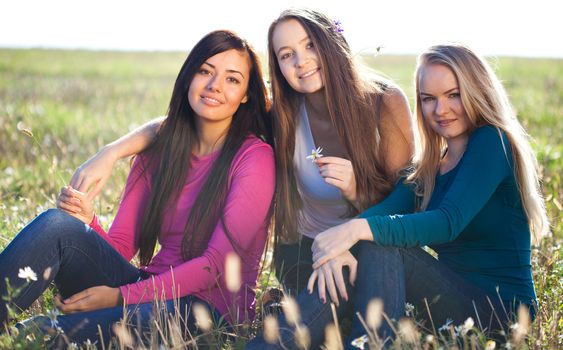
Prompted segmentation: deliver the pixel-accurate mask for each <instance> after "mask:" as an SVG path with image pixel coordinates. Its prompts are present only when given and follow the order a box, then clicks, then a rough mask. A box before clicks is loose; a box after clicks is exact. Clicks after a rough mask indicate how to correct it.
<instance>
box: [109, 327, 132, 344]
mask: <svg viewBox="0 0 563 350" xmlns="http://www.w3.org/2000/svg"><path fill="white" fill-rule="evenodd" d="M112 329H113V332H114V333H115V335H116V337H117V339H118V340H119V343H120V345H121V348H122V349H125V348H128V347H129V348H132V347H133V337H132V336H131V333H130V332H129V329H128V328H127V325H126V324H125V322H117V323H115V324H114V325H113V326H112Z"/></svg>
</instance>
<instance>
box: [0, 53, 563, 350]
mask: <svg viewBox="0 0 563 350" xmlns="http://www.w3.org/2000/svg"><path fill="white" fill-rule="evenodd" d="M185 55H186V54H185V53H160V52H144V53H137V52H119V53H116V52H89V51H57V50H8V49H2V50H0V249H2V248H3V247H5V246H6V245H7V244H8V242H9V241H10V239H12V238H13V236H14V235H15V234H16V233H17V232H18V231H19V230H20V229H21V228H22V227H23V226H24V225H25V224H26V223H27V222H29V221H30V220H31V219H32V218H33V217H35V216H36V215H37V214H38V213H39V212H41V211H43V210H44V209H46V208H49V207H53V206H54V203H55V202H54V200H55V198H56V195H57V193H58V191H59V189H60V187H61V186H63V185H64V184H65V182H66V181H68V180H69V179H70V176H71V175H72V173H73V171H74V169H75V168H76V167H77V166H78V165H80V164H81V163H82V162H83V161H85V160H86V159H87V158H88V157H89V156H90V155H92V154H94V153H95V152H96V151H97V150H98V149H99V148H100V147H101V146H102V145H104V144H105V143H107V142H109V141H111V140H113V139H115V138H116V137H118V136H120V135H122V134H124V133H125V132H127V131H129V130H131V129H133V128H135V127H136V126H138V125H140V124H142V123H144V122H146V121H148V120H150V119H151V118H153V117H155V116H159V115H163V114H165V113H166V107H167V104H168V100H169V97H170V94H171V91H172V87H173V83H174V80H175V78H176V74H177V72H178V71H179V69H180V66H181V64H182V63H183V61H184V59H185ZM364 58H365V62H366V63H367V64H368V65H369V66H370V67H371V68H374V69H375V70H377V71H379V72H382V73H384V74H385V75H386V76H388V77H390V78H392V79H394V80H395V81H396V82H398V84H399V85H400V86H401V87H402V88H403V89H404V91H405V92H406V93H407V95H408V96H409V99H410V100H411V101H412V97H413V88H412V83H411V80H412V78H411V77H412V73H413V70H414V65H415V57H413V56H391V55H385V54H383V55H380V56H378V57H364ZM490 61H491V63H492V64H493V66H494V67H495V69H496V71H497V73H498V74H499V76H500V77H501V79H502V80H503V82H504V84H505V87H506V89H507V91H508V93H509V95H510V97H511V101H512V103H513V105H514V107H515V109H516V111H517V114H518V117H519V118H520V120H521V121H522V122H523V123H524V125H525V126H526V128H527V130H528V131H529V133H530V135H531V136H532V138H533V147H534V149H535V150H536V152H537V155H538V159H539V162H540V164H541V170H542V175H543V192H544V194H545V198H546V205H547V208H548V212H549V215H550V217H551V221H552V225H553V237H552V238H549V239H546V240H544V242H543V243H542V245H541V246H540V247H537V248H535V249H534V250H533V267H534V278H535V283H536V290H537V293H538V299H539V304H540V305H539V306H540V308H539V313H538V318H537V320H536V322H535V323H534V324H533V327H532V331H531V335H530V337H529V339H528V341H527V343H526V346H527V347H530V348H561V347H563V317H561V316H562V314H563V301H562V300H563V257H562V256H561V253H563V249H562V248H561V242H562V241H563V226H562V220H561V206H562V203H563V184H562V179H561V175H562V174H561V171H562V165H563V158H562V157H561V155H562V152H563V142H562V141H563V60H554V59H524V58H491V59H490ZM18 127H19V128H20V129H21V128H22V127H25V128H28V129H30V130H31V131H32V132H33V134H34V136H35V139H32V138H30V137H28V136H26V135H25V134H23V133H22V132H20V131H19V130H18ZM127 170H128V162H126V161H122V162H120V163H119V165H118V167H117V168H116V169H115V171H114V175H113V177H112V178H111V180H110V181H109V182H108V184H107V185H106V187H105V188H104V190H103V192H102V194H101V196H100V197H99V199H98V201H97V204H96V206H97V213H98V214H99V215H100V217H101V219H102V220H101V221H102V223H103V224H105V225H106V227H107V225H108V223H109V222H111V219H112V217H113V214H114V213H115V210H116V209H117V205H118V204H119V197H120V195H121V190H122V187H123V184H124V180H125V177H126V174H127ZM499 224H500V223H499ZM0 268H2V267H0ZM49 304H50V300H49V298H46V300H41V301H40V302H39V303H38V305H37V307H35V308H34V309H32V310H31V313H37V312H41V311H44V309H43V308H44V307H45V305H49ZM20 342H21V343H20ZM18 344H19V345H18ZM22 344H25V340H14V339H10V338H8V337H7V336H0V347H6V348H12V347H15V346H16V345H18V346H23V347H25V346H24V345H22ZM427 345H428V344H427ZM481 345H482V344H481ZM444 346H447V345H444ZM421 347H422V345H421ZM497 348H498V347H497Z"/></svg>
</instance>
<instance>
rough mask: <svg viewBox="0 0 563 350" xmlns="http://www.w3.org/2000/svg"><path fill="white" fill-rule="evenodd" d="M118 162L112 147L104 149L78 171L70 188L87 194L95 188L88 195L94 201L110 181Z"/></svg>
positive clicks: (71, 181)
mask: <svg viewBox="0 0 563 350" xmlns="http://www.w3.org/2000/svg"><path fill="white" fill-rule="evenodd" d="M117 160H118V157H116V156H115V154H114V153H113V152H112V150H111V147H108V146H106V147H104V148H102V149H101V150H100V151H99V152H98V153H96V154H95V155H94V156H93V157H92V158H90V159H88V160H87V161H86V162H84V163H83V164H82V165H80V166H79V167H78V169H76V171H75V172H74V175H72V179H71V180H70V186H71V187H73V188H75V189H77V190H78V191H80V192H85V193H86V192H88V189H89V188H90V187H91V186H94V188H93V189H92V190H91V191H90V192H89V193H88V198H89V199H94V198H95V197H96V196H97V195H98V194H99V193H100V191H101V190H102V187H104V185H105V184H106V182H107V180H108V179H109V177H110V175H111V171H112V170H113V167H114V165H115V162H117Z"/></svg>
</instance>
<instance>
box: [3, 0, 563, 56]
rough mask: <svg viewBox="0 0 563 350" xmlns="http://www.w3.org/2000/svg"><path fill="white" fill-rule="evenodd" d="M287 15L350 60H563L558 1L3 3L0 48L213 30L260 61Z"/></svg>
mask: <svg viewBox="0 0 563 350" xmlns="http://www.w3.org/2000/svg"><path fill="white" fill-rule="evenodd" d="M291 6H306V7H310V8H313V9H316V10H319V11H322V12H324V13H326V14H327V15H329V16H330V17H331V18H333V19H339V20H340V21H341V22H342V27H343V28H344V35H345V36H346V38H347V40H348V42H349V43H350V45H351V47H352V50H353V51H354V53H357V52H358V51H362V50H366V49H368V50H369V48H372V49H373V48H375V47H378V46H383V47H384V49H383V52H384V53H417V52H420V51H422V50H423V49H425V48H426V47H428V46H430V45H432V44H435V43H438V42H442V41H447V40H453V41H460V42H464V43H466V44H469V45H470V46H472V47H473V48H475V49H476V50H477V51H479V52H481V53H483V54H486V55H516V56H547V57H559V58H563V39H562V37H563V18H562V14H563V2H561V1H560V0H552V1H550V0H512V1H510V0H464V1H459V0H427V1H425V0H387V1H381V0H339V1H332V0H324V1H323V0H287V1H281V0H278V1H270V0H152V1H149V0H135V1H134V0H90V1H84V0H4V1H2V2H1V3H0V13H1V14H2V15H1V19H0V47H44V48H51V47H60V48H88V49H118V50H180V51H187V50H189V49H190V48H191V47H192V46H193V45H194V44H195V43H196V42H197V41H198V40H199V39H200V38H201V37H202V36H203V35H204V34H206V33H208V32H210V31H212V30H215V29H231V30H235V31H236V32H238V33H239V34H241V35H242V36H244V37H246V38H247V39H248V40H249V41H250V42H252V43H253V44H254V46H255V47H256V48H257V49H258V50H260V51H264V50H265V48H266V35H267V30H268V26H269V24H270V22H271V21H272V20H273V19H275V18H276V17H277V16H278V15H279V13H280V12H281V11H282V10H283V9H286V8H288V7H291Z"/></svg>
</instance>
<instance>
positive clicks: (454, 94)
mask: <svg viewBox="0 0 563 350" xmlns="http://www.w3.org/2000/svg"><path fill="white" fill-rule="evenodd" d="M460 96H461V95H460V94H459V92H453V93H451V94H450V96H449V97H450V98H459V97H460Z"/></svg>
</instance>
